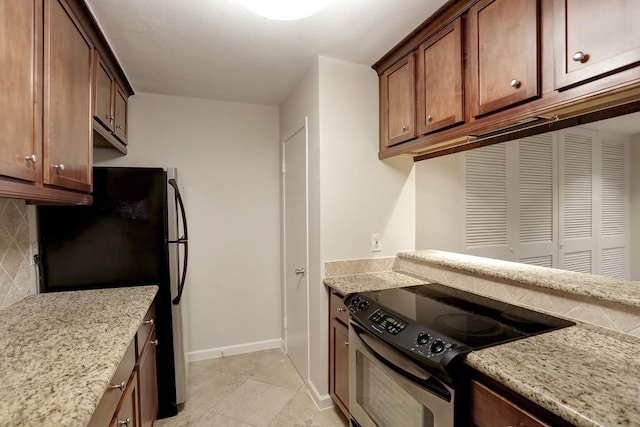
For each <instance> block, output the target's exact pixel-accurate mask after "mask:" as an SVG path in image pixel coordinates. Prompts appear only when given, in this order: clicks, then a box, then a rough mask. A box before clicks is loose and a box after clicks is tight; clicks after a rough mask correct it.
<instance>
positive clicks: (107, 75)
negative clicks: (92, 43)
mask: <svg viewBox="0 0 640 427" xmlns="http://www.w3.org/2000/svg"><path fill="white" fill-rule="evenodd" d="M94 66H95V75H94V85H95V90H94V99H93V117H95V119H96V120H98V121H99V122H100V123H102V125H103V126H104V127H106V128H107V129H109V130H110V131H113V120H114V117H113V111H112V106H113V89H114V86H115V79H114V78H113V75H112V74H111V72H110V71H109V69H108V68H107V66H106V65H105V63H104V62H103V61H102V58H100V55H98V52H96V53H95V58H94Z"/></svg>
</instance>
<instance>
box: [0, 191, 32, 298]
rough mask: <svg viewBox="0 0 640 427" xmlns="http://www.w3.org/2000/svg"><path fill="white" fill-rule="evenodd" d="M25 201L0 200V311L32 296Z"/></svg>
mask: <svg viewBox="0 0 640 427" xmlns="http://www.w3.org/2000/svg"><path fill="white" fill-rule="evenodd" d="M30 265H31V261H30V251H29V225H28V219H27V206H26V204H25V202H24V200H12V199H0V308H4V307H6V306H8V305H10V304H13V303H14V302H16V301H19V300H21V299H22V298H24V297H26V296H27V295H30V294H33V293H35V286H34V285H33V283H32V279H31V267H30Z"/></svg>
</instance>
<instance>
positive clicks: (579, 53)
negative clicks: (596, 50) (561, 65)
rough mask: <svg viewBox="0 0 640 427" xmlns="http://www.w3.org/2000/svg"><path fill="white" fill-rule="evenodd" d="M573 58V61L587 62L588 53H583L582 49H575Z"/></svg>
mask: <svg viewBox="0 0 640 427" xmlns="http://www.w3.org/2000/svg"><path fill="white" fill-rule="evenodd" d="M573 60H574V62H582V63H584V62H587V61H588V60H589V55H587V54H585V53H584V52H582V51H577V52H576V53H574V54H573Z"/></svg>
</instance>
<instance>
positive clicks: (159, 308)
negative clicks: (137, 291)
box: [37, 167, 188, 418]
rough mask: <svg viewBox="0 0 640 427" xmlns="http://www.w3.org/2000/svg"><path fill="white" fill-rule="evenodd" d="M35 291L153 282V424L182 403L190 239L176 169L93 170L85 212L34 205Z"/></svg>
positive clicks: (84, 207) (107, 168)
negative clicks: (184, 296) (184, 303)
mask: <svg viewBox="0 0 640 427" xmlns="http://www.w3.org/2000/svg"><path fill="white" fill-rule="evenodd" d="M37 218H38V243H39V263H38V265H39V267H40V285H39V286H40V291H41V292H57V291H69V290H82V289H95V288H106V287H121V286H140V285H148V284H154V285H157V286H158V287H159V291H158V294H157V296H156V299H155V304H156V334H157V339H158V346H157V356H156V357H157V373H158V404H159V413H158V417H159V418H166V417H170V416H173V415H176V414H177V412H178V404H179V403H183V402H184V400H185V397H186V377H185V373H186V366H185V356H184V345H183V334H182V332H183V331H182V313H181V304H180V301H181V297H182V292H183V290H184V283H185V278H186V267H187V257H188V238H187V237H188V236H187V224H186V217H185V210H184V204H183V202H182V197H181V195H180V191H179V185H178V175H177V170H176V169H174V168H124V167H96V168H94V169H93V204H92V205H91V206H38V208H37Z"/></svg>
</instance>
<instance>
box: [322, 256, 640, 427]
mask: <svg viewBox="0 0 640 427" xmlns="http://www.w3.org/2000/svg"><path fill="white" fill-rule="evenodd" d="M425 252H434V253H435V252H439V251H425ZM442 254H447V253H446V252H442ZM429 255H431V254H429ZM451 255H454V254H451ZM405 256H406V255H405ZM411 256H414V255H411ZM445 258H446V257H445ZM472 258H476V257H472ZM429 261H430V262H431V261H433V258H432V257H431V256H429ZM472 261H473V260H472ZM458 262H463V261H462V259H461V258H456V260H455V261H454V260H451V261H449V260H443V261H442V264H445V265H446V266H449V267H451V266H452V265H453V264H454V263H458ZM488 262H490V260H489V261H488ZM472 265H475V264H472ZM519 266H520V267H522V265H519ZM500 267H502V265H501V266H500ZM486 268H487V269H489V268H490V267H488V266H487V267H486ZM465 269H467V270H468V269H469V267H468V266H467V268H465ZM543 270H548V269H543ZM496 274H502V275H504V276H508V275H509V272H508V271H507V272H502V273H496ZM529 274H533V272H529ZM565 277H567V276H565ZM549 280H550V279H549ZM615 282H619V281H615ZM324 283H325V284H326V285H327V286H329V287H331V288H333V289H335V290H337V291H339V292H341V293H343V294H347V293H350V292H365V291H372V290H382V289H389V288H398V287H405V286H412V285H420V284H428V283H429V282H427V281H424V280H420V279H417V278H415V277H413V276H410V275H408V274H405V273H400V272H397V271H384V272H379V273H365V274H353V275H345V276H335V277H327V278H325V279H324ZM629 283H630V282H629ZM466 360H467V364H468V365H470V366H471V367H473V368H474V369H476V370H478V371H480V372H482V373H484V374H485V375H487V376H489V377H490V378H493V379H495V380H496V381H498V382H500V383H502V384H504V385H505V386H507V387H508V388H510V389H512V390H514V391H515V392H517V393H519V394H521V395H523V396H525V397H526V398H528V399H530V400H531V401H533V402H535V403H537V404H539V405H540V406H542V407H543V408H546V409H548V410H549V411H551V412H553V413H555V414H557V415H559V416H560V417H562V418H564V419H565V420H567V421H569V422H571V423H573V424H575V425H577V426H589V427H593V426H600V427H604V426H614V425H620V426H637V425H640V339H638V338H636V337H633V336H630V335H625V334H622V333H618V332H615V331H610V330H607V329H604V328H600V327H597V326H591V325H586V324H580V323H578V324H577V325H576V326H572V327H568V328H564V329H560V330H557V331H553V332H549V333H545V334H541V335H537V336H534V337H530V338H525V339H521V340H517V341H514V342H511V343H507V344H502V345H498V346H495V347H489V348H487V349H483V350H478V351H474V352H472V353H470V354H469V355H468V356H467V359H466Z"/></svg>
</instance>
